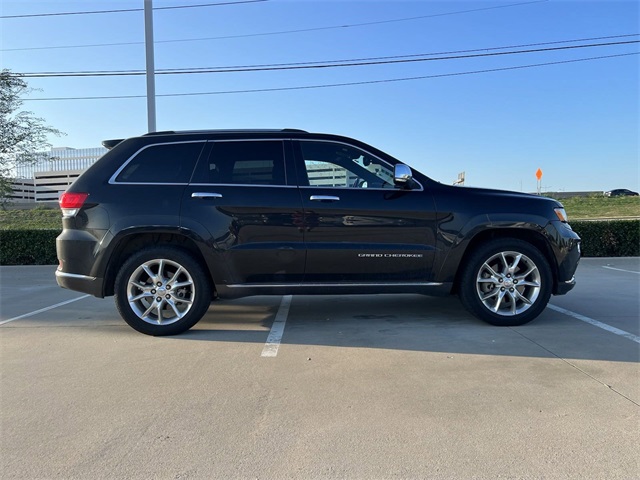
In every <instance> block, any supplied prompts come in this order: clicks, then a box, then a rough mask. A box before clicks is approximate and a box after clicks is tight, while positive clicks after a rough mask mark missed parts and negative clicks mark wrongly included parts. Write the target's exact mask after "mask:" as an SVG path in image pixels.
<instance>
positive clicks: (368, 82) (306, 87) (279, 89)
mask: <svg viewBox="0 0 640 480" xmlns="http://www.w3.org/2000/svg"><path fill="white" fill-rule="evenodd" d="M638 54H640V52H632V53H621V54H617V55H603V56H600V57H589V58H577V59H573V60H561V61H557V62H545V63H534V64H529V65H518V66H513V67H501V68H491V69H485V70H472V71H467V72H455V73H442V74H437V75H422V76H416V77H403V78H388V79H382V80H365V81H361V82H346V83H330V84H321V85H301V86H293V87H276V88H257V89H247V90H225V91H213V92H191V93H162V94H158V95H156V97H191V96H202V95H229V94H239V93H265V92H283V91H291V90H310V89H317V88H333V87H347V86H356V85H373V84H381V83H392V82H406V81H412V80H426V79H432V78H444V77H457V76H463V75H475V74H481V73H491V72H503V71H509V70H521V69H525V68H536V67H545V66H550V65H562V64H569V63H577V62H588V61H593V60H603V59H607V58H618V57H628V56H631V55H638ZM130 98H146V95H110V96H92V97H49V98H25V99H23V101H25V102H29V101H30V102H36V101H59V100H114V99H130Z"/></svg>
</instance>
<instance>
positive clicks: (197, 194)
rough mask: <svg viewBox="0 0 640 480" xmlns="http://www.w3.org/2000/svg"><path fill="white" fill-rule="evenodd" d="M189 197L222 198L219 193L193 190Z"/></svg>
mask: <svg viewBox="0 0 640 480" xmlns="http://www.w3.org/2000/svg"><path fill="white" fill-rule="evenodd" d="M191 198H222V195H221V194H220V193H209V192H193V193H192V194H191Z"/></svg>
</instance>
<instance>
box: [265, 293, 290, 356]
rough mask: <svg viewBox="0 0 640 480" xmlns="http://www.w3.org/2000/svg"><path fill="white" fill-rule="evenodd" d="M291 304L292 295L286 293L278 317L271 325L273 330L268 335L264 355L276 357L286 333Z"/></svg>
mask: <svg viewBox="0 0 640 480" xmlns="http://www.w3.org/2000/svg"><path fill="white" fill-rule="evenodd" d="M290 306H291V295H285V296H284V297H282V302H280V308H278V313H277V314H276V319H275V320H274V321H273V325H271V331H270V332H269V336H268V337H267V343H265V345H264V348H263V349H262V356H263V357H275V356H276V355H278V347H280V341H281V340H282V335H283V334H284V325H285V323H287V316H289V307H290Z"/></svg>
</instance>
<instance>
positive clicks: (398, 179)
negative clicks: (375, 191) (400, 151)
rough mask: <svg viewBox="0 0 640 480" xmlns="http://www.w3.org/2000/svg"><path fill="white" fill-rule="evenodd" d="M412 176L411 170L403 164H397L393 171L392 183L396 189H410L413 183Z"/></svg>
mask: <svg viewBox="0 0 640 480" xmlns="http://www.w3.org/2000/svg"><path fill="white" fill-rule="evenodd" d="M412 180H413V174H412V173H411V168H409V167H408V166H407V165H405V164H404V163H398V164H396V166H395V167H394V169H393V181H394V183H395V184H396V186H397V187H400V188H411V184H412V183H413V181H412Z"/></svg>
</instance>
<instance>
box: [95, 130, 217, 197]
mask: <svg viewBox="0 0 640 480" xmlns="http://www.w3.org/2000/svg"><path fill="white" fill-rule="evenodd" d="M150 138H153V137H150ZM180 143H204V144H206V143H207V140H183V141H177V142H162V143H150V144H149V145H145V146H144V147H141V148H139V149H138V150H136V151H135V152H134V153H133V154H132V155H131V156H130V157H129V158H128V159H127V160H126V161H125V162H124V163H123V164H122V165H120V168H118V170H116V173H114V174H113V175H111V178H109V182H108V183H109V185H188V182H187V183H171V182H117V181H116V178H117V177H118V175H120V173H121V172H122V170H124V169H125V168H126V166H127V165H129V163H130V162H131V160H133V159H134V158H136V156H137V155H138V154H139V153H140V152H142V151H143V150H146V149H147V148H151V147H158V146H161V145H177V144H180Z"/></svg>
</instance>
